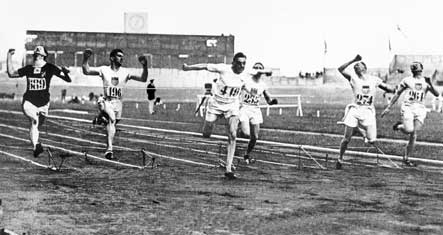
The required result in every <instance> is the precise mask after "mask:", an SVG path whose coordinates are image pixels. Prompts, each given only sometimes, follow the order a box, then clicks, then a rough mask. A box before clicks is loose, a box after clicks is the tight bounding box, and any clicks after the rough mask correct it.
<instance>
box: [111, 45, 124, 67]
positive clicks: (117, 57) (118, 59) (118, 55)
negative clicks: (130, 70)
mask: <svg viewBox="0 0 443 235" xmlns="http://www.w3.org/2000/svg"><path fill="white" fill-rule="evenodd" d="M123 56H124V54H123V51H122V50H121V49H118V48H117V49H114V50H112V51H111V53H110V54H109V60H110V61H111V64H112V63H114V64H115V65H117V66H121V65H122V63H123Z"/></svg>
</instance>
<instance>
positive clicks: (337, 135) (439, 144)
mask: <svg viewBox="0 0 443 235" xmlns="http://www.w3.org/2000/svg"><path fill="white" fill-rule="evenodd" d="M0 112H3V113H11V114H23V113H22V112H18V111H10V110H1V109H0ZM49 117H52V118H58V119H65V120H74V121H79V122H86V123H90V120H85V119H79V118H70V117H62V116H56V115H49ZM123 119H126V120H135V121H145V122H158V123H175V124H182V125H184V124H193V123H185V122H175V121H162V120H143V119H133V118H123ZM119 125H124V124H119ZM260 130H262V131H269V132H277V133H289V134H302V135H314V136H326V137H333V138H342V137H343V135H339V134H331V133H320V132H310V131H295V130H283V129H271V128H260ZM183 133H188V132H183ZM199 136H201V135H199ZM237 139H239V140H240V141H243V140H242V139H241V138H237ZM258 141H260V140H258ZM377 141H378V142H384V143H395V144H407V142H408V141H407V140H401V139H388V138H377ZM415 144H416V145H422V146H431V147H443V143H439V142H428V141H417V142H415Z"/></svg>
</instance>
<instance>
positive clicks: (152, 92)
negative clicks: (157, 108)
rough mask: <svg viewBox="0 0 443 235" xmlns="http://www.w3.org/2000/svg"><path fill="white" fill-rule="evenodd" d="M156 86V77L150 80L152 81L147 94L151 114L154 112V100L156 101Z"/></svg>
mask: <svg viewBox="0 0 443 235" xmlns="http://www.w3.org/2000/svg"><path fill="white" fill-rule="evenodd" d="M155 91H156V89H155V86H154V79H151V80H150V83H149V84H148V86H147V88H146V94H148V110H149V114H154V102H155Z"/></svg>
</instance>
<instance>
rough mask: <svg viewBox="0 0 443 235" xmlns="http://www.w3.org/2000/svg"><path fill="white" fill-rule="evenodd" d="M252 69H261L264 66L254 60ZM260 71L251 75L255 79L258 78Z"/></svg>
mask: <svg viewBox="0 0 443 235" xmlns="http://www.w3.org/2000/svg"><path fill="white" fill-rule="evenodd" d="M252 69H254V70H263V69H265V66H264V65H263V64H262V63H261V62H256V63H255V64H254V66H252ZM261 75H262V73H259V74H255V75H254V76H252V77H253V78H255V79H259V78H260V77H261Z"/></svg>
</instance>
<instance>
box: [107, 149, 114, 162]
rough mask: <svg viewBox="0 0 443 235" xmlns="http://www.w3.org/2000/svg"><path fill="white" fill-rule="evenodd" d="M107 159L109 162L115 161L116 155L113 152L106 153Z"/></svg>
mask: <svg viewBox="0 0 443 235" xmlns="http://www.w3.org/2000/svg"><path fill="white" fill-rule="evenodd" d="M105 158H106V159H108V160H114V159H115V157H114V153H113V152H112V150H107V151H106V152H105Z"/></svg>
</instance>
